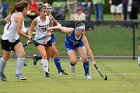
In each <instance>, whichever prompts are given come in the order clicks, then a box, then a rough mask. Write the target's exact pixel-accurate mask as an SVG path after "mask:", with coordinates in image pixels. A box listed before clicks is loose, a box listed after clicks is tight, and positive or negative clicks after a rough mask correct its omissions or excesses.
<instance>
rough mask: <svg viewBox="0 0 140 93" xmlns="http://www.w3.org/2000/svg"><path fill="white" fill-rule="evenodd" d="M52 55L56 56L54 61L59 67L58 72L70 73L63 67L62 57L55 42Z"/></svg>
mask: <svg viewBox="0 0 140 93" xmlns="http://www.w3.org/2000/svg"><path fill="white" fill-rule="evenodd" d="M52 56H53V58H54V63H55V65H56V67H57V70H58V74H59V75H61V74H64V75H68V74H67V73H66V72H65V71H64V70H63V69H62V66H61V62H60V58H59V52H58V50H57V48H56V46H55V45H54V44H53V45H52Z"/></svg>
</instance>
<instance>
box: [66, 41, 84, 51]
mask: <svg viewBox="0 0 140 93" xmlns="http://www.w3.org/2000/svg"><path fill="white" fill-rule="evenodd" d="M83 46H85V45H84V43H83V42H81V43H80V44H77V45H68V43H66V42H65V48H66V51H69V50H76V49H77V48H79V47H83Z"/></svg>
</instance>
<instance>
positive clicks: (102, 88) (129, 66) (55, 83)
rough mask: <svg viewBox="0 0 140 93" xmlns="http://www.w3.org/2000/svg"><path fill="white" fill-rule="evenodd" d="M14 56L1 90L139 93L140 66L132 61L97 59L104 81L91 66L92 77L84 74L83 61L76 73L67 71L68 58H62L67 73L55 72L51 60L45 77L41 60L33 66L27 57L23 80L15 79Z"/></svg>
mask: <svg viewBox="0 0 140 93" xmlns="http://www.w3.org/2000/svg"><path fill="white" fill-rule="evenodd" d="M15 61H16V60H15V59H11V60H10V61H9V62H8V64H7V67H6V70H5V74H6V76H7V78H8V81H7V82H2V81H0V93H139V86H140V68H139V67H138V65H137V62H136V61H133V60H97V64H98V67H99V69H100V70H101V72H103V73H104V74H106V75H107V76H108V80H107V81H104V80H103V79H102V78H101V76H100V75H99V73H98V72H97V70H96V69H95V68H94V67H93V66H92V65H91V66H90V73H91V76H92V78H93V79H92V80H85V79H84V77H83V67H82V62H81V61H79V62H78V63H77V65H76V73H75V74H72V73H71V72H70V70H69V60H68V59H62V65H63V68H64V69H65V70H66V72H68V74H69V75H68V76H63V75H61V76H59V75H57V70H56V67H55V65H54V63H53V60H51V62H50V63H49V69H50V73H51V75H50V78H45V77H44V73H43V71H42V68H41V66H40V63H38V64H37V65H36V66H34V65H33V63H32V59H27V61H26V63H27V64H28V66H27V67H24V71H23V72H24V73H23V74H24V75H25V76H26V77H27V80H26V81H21V80H15V79H14V75H15V67H16V64H15Z"/></svg>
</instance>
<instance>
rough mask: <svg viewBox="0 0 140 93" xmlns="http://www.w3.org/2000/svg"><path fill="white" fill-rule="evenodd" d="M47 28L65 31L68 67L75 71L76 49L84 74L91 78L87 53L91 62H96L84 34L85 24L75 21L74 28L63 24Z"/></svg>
mask: <svg viewBox="0 0 140 93" xmlns="http://www.w3.org/2000/svg"><path fill="white" fill-rule="evenodd" d="M48 30H61V31H62V32H65V33H66V34H67V35H66V38H65V47H66V51H67V54H68V56H69V58H70V69H71V71H72V72H73V73H75V72H76V71H75V65H76V63H77V62H78V58H77V56H76V51H78V52H79V54H80V57H81V59H82V61H83V68H84V71H85V73H84V76H85V78H86V79H87V80H89V79H92V78H91V76H90V73H89V61H88V58H87V53H88V54H89V56H90V57H91V59H92V63H93V64H96V62H95V60H94V56H93V53H92V51H91V49H90V46H89V43H88V40H87V38H86V36H85V35H84V34H85V25H84V24H83V23H82V22H76V24H75V28H67V27H63V26H54V27H48Z"/></svg>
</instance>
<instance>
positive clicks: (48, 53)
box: [42, 45, 52, 77]
mask: <svg viewBox="0 0 140 93" xmlns="http://www.w3.org/2000/svg"><path fill="white" fill-rule="evenodd" d="M45 50H46V53H47V60H48V62H49V60H50V58H51V55H52V46H50V45H48V46H46V47H45ZM42 59H43V57H42ZM48 70H49V67H48ZM45 75H46V77H49V76H50V75H49V72H46V73H45Z"/></svg>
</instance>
